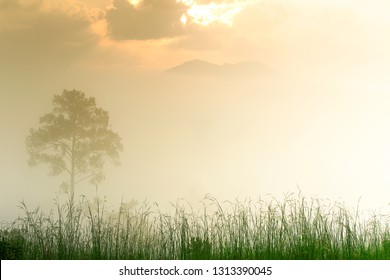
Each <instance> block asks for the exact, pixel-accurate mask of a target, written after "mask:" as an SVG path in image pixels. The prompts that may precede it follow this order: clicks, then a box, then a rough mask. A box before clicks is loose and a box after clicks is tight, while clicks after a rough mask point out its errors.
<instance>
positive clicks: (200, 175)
mask: <svg viewBox="0 0 390 280" xmlns="http://www.w3.org/2000/svg"><path fill="white" fill-rule="evenodd" d="M60 79H61V81H60ZM66 80H68V81H66ZM73 88H74V89H78V90H81V91H83V92H85V93H86V95H87V96H91V97H95V98H96V103H97V106H98V107H101V108H103V109H104V110H107V111H108V112H109V115H110V122H111V124H112V128H113V130H114V131H116V132H117V133H118V134H119V135H120V137H121V138H122V142H123V145H124V151H123V152H122V154H121V165H120V166H119V167H113V166H110V165H109V164H106V168H105V174H106V179H105V180H104V181H103V182H102V183H101V184H99V185H98V186H97V188H96V186H94V185H91V184H89V183H87V182H81V183H80V184H78V185H76V189H75V194H76V197H78V198H81V197H83V196H86V197H87V198H88V199H93V198H94V197H95V196H97V195H98V196H99V197H100V198H105V199H106V201H107V204H108V207H109V208H110V207H111V209H115V208H116V207H118V206H119V205H120V202H129V201H131V200H136V201H138V202H140V203H142V202H143V201H148V202H149V203H150V204H153V203H157V204H158V205H159V207H160V208H161V209H163V210H166V209H169V207H170V204H171V203H175V202H176V201H177V200H178V199H184V200H185V201H188V203H190V204H191V205H192V206H193V207H197V206H199V205H200V203H199V201H201V200H202V198H203V197H204V196H205V195H206V194H210V195H212V196H213V197H215V198H217V199H218V200H221V201H225V200H229V201H234V200H235V199H239V200H244V199H247V198H251V199H258V198H261V199H270V198H272V197H277V198H283V196H284V195H286V194H288V193H292V192H293V193H298V192H302V194H303V195H305V196H309V197H318V198H321V199H331V200H334V201H342V202H345V203H346V204H347V205H348V206H349V207H357V206H358V204H359V207H360V208H364V209H380V208H385V207H387V206H388V203H389V200H388V197H389V194H390V189H389V187H388V186H389V183H390V176H389V175H388V174H389V173H388V172H387V167H388V166H389V165H390V152H389V149H388V143H389V140H390V134H389V133H388V125H389V123H390V116H389V115H388V112H387V108H388V106H387V105H388V104H389V101H390V100H389V97H388V95H387V91H388V86H386V84H385V83H380V82H378V81H375V82H372V81H370V82H367V81H364V80H362V81H360V83H358V82H357V81H354V82H353V83H351V82H350V81H348V80H347V79H342V80H338V79H333V80H331V79H326V81H325V80H321V79H320V78H315V77H305V78H302V79H297V78H290V77H286V76H278V77H272V78H264V79H252V78H245V77H241V78H237V79H230V80H227V79H224V78H221V77H209V76H196V75H181V74H170V73H166V72H161V73H144V74H131V73H130V74H128V73H119V72H118V73H111V75H107V73H104V74H102V73H98V72H95V73H87V72H85V73H77V75H75V76H73V77H72V75H70V74H69V73H68V76H67V79H63V78H62V77H61V76H56V77H53V78H52V79H51V82H50V83H45V85H44V86H42V84H41V83H40V82H39V81H37V80H30V81H29V80H28V79H26V81H25V83H10V79H9V80H8V84H7V83H3V84H2V88H1V92H2V100H3V102H2V103H1V130H2V132H3V133H2V135H3V136H2V138H1V149H2V157H1V161H0V165H1V167H0V168H1V170H3V171H4V172H3V173H2V176H1V182H0V185H1V188H2V189H1V193H2V194H3V195H2V203H1V215H2V217H1V218H2V220H12V219H14V218H16V217H17V215H18V214H19V209H18V207H17V206H18V205H20V202H21V201H22V200H23V201H25V202H26V203H27V205H29V206H30V207H31V208H34V207H36V206H38V205H39V206H40V207H41V208H42V209H50V208H52V207H53V203H54V199H55V198H56V197H59V198H65V197H66V194H65V192H64V191H63V190H61V188H59V186H60V184H61V182H62V180H64V179H66V178H65V177H63V176H57V177H50V176H48V175H47V174H48V172H49V170H48V168H47V166H44V165H41V166H39V167H35V168H30V167H28V166H27V155H26V147H25V139H26V136H27V134H28V132H29V129H30V128H37V127H38V120H39V117H40V116H42V115H44V114H46V113H48V112H49V111H51V99H52V97H53V95H54V94H60V93H61V92H62V90H63V89H73ZM4 93H5V94H4Z"/></svg>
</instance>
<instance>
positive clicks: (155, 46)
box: [0, 0, 390, 73]
mask: <svg viewBox="0 0 390 280" xmlns="http://www.w3.org/2000/svg"><path fill="white" fill-rule="evenodd" d="M389 5H390V4H388V1H385V0H374V1H366V0H355V1H348V0H339V1H335V0H331V1H309V0H296V1H288V0H219V1H215V0H214V1H208V0H159V1H157V0H142V1H136V0H93V1H92V0H81V1H80V0H78V1H76V0H1V1H0V35H1V37H0V38H1V40H2V44H1V46H0V48H1V49H0V51H1V56H2V57H1V58H2V60H6V61H8V62H9V61H12V63H11V64H12V65H14V67H17V66H16V65H18V63H20V64H34V63H35V62H36V61H39V62H40V63H42V64H52V63H53V61H56V62H57V63H59V64H60V63H65V64H79V66H80V65H83V66H84V67H91V68H98V67H100V68H126V67H127V68H134V69H143V70H152V71H153V70H162V69H164V68H166V67H170V66H173V65H176V64H178V63H180V62H182V61H185V60H188V59H193V58H200V59H205V60H209V61H211V62H215V63H234V62H239V61H245V60H259V61H262V62H264V63H266V64H268V65H270V66H271V67H275V68H277V69H280V70H282V71H283V72H288V73H294V72H296V70H297V69H299V70H300V71H301V70H302V71H306V72H311V71H312V69H313V67H315V66H316V65H319V64H320V65H321V69H322V71H328V72H329V71H334V67H333V64H334V63H337V64H338V68H339V70H340V71H342V70H344V71H353V69H350V68H353V67H355V68H356V67H359V66H364V67H372V68H375V69H376V67H382V66H383V65H386V64H387V62H389V57H388V55H387V52H386V50H387V49H388V48H389V39H388V38H389V37H388V36H387V34H388V33H387V31H388V29H389V26H390V20H389V17H388V16H387V15H388V14H389V10H390V7H389ZM382 63H383V65H382ZM24 66H25V65H24ZM308 69H310V70H308Z"/></svg>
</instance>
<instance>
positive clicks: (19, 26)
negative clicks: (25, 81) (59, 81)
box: [0, 0, 98, 71]
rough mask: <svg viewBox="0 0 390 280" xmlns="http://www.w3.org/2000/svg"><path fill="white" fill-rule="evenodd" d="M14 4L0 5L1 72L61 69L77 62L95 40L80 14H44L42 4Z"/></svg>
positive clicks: (39, 2) (58, 12)
mask: <svg viewBox="0 0 390 280" xmlns="http://www.w3.org/2000/svg"><path fill="white" fill-rule="evenodd" d="M15 3H16V1H15ZM15 3H14V4H10V1H8V0H7V1H4V0H3V1H1V2H0V60H1V61H2V65H0V70H1V68H3V70H4V68H7V70H12V69H13V70H19V69H29V70H31V69H36V70H34V71H38V70H39V69H42V68H45V67H46V68H47V67H61V66H63V65H66V64H69V63H70V62H72V61H75V60H76V59H79V58H80V57H81V56H83V54H85V52H87V51H88V50H90V49H91V48H93V46H94V45H95V44H96V42H97V40H98V38H97V35H95V34H93V33H92V32H91V31H90V22H89V21H88V20H87V19H86V18H85V17H84V16H82V15H80V14H79V15H78V14H73V15H70V14H67V13H66V12H65V11H61V10H59V9H54V10H49V11H45V10H44V9H42V6H41V3H42V1H36V2H34V3H33V5H27V6H26V5H21V4H17V3H16V4H15Z"/></svg>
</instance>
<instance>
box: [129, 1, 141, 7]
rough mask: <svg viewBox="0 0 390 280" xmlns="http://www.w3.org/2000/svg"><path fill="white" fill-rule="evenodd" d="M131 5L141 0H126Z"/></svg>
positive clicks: (135, 4)
mask: <svg viewBox="0 0 390 280" xmlns="http://www.w3.org/2000/svg"><path fill="white" fill-rule="evenodd" d="M127 1H129V3H130V4H131V5H133V6H137V5H138V4H139V3H140V2H141V1H142V0H127Z"/></svg>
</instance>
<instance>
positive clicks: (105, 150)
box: [26, 90, 122, 197]
mask: <svg viewBox="0 0 390 280" xmlns="http://www.w3.org/2000/svg"><path fill="white" fill-rule="evenodd" d="M52 103H53V106H54V108H53V111H52V112H51V113H48V114H46V115H44V116H42V117H41V118H40V120H39V124H40V127H39V128H38V129H31V130H30V133H29V135H28V136H27V139H26V145H27V152H28V155H29V160H28V163H29V165H30V166H35V165H37V164H40V163H46V164H48V165H49V167H50V175H58V174H61V173H63V172H65V173H67V174H68V175H69V178H70V180H69V181H67V182H65V184H67V185H68V186H70V187H71V195H72V197H73V193H74V185H75V184H77V183H78V182H80V181H82V180H84V179H87V178H88V179H89V180H90V182H91V183H97V182H99V181H101V180H102V179H103V177H104V176H103V172H102V170H103V167H104V163H105V160H106V159H109V160H111V162H112V163H114V164H118V163H119V160H118V159H119V152H120V151H121V150H122V144H121V139H120V137H119V136H118V134H117V133H114V132H113V131H112V130H111V128H110V126H109V116H108V112H107V111H104V110H102V109H101V108H97V107H96V103H95V99H94V98H93V97H89V98H88V97H86V96H85V94H84V93H83V92H80V91H77V90H71V91H68V90H64V91H63V93H62V95H55V96H54V98H53V100H52Z"/></svg>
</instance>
